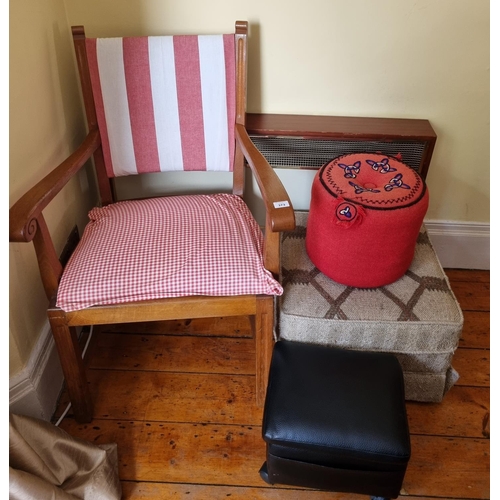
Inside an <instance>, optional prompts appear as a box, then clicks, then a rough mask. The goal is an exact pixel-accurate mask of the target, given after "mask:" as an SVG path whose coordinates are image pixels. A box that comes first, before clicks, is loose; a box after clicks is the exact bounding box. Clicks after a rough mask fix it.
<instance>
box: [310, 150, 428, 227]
mask: <svg viewBox="0 0 500 500" xmlns="http://www.w3.org/2000/svg"><path fill="white" fill-rule="evenodd" d="M318 176H319V180H320V182H321V184H322V185H323V187H324V188H325V189H326V190H327V191H328V192H329V193H330V194H331V195H332V196H334V197H337V198H343V199H344V200H345V201H346V202H352V203H356V204H357V205H361V206H362V207H364V208H365V209H375V210H390V209H396V208H403V207H407V206H410V205H412V204H414V203H417V202H418V201H419V200H420V199H421V198H422V196H423V195H424V193H425V183H424V181H423V180H422V178H421V177H420V175H419V174H418V173H417V172H416V171H415V170H414V169H412V168H411V167H409V166H408V165H406V164H404V163H403V162H402V161H400V160H398V159H397V158H394V157H392V156H387V155H382V154H378V153H354V154H348V155H343V156H339V157H338V158H335V159H333V160H332V161H330V162H328V163H327V164H326V165H324V166H323V167H322V168H321V170H320V171H319V172H318ZM342 210H344V212H342ZM350 210H352V205H346V207H342V206H341V205H339V209H338V211H339V213H338V214H337V215H338V216H339V217H340V218H341V219H342V218H345V219H346V220H349V219H352V213H349V211H350Z"/></svg>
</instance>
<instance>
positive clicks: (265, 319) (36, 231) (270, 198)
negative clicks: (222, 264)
mask: <svg viewBox="0 0 500 500" xmlns="http://www.w3.org/2000/svg"><path fill="white" fill-rule="evenodd" d="M72 30H73V40H74V46H75V51H76V58H77V63H78V69H79V72H80V78H81V84H82V92H83V98H84V103H85V110H86V115H87V123H88V129H89V132H88V135H87V137H86V138H85V140H84V141H83V142H82V144H81V145H80V146H79V147H78V148H77V149H76V151H75V152H74V153H73V154H72V155H71V156H69V157H68V158H67V159H66V160H65V161H63V162H62V163H61V164H60V165H59V166H57V167H56V168H55V169H54V170H53V171H52V172H50V173H49V174H48V175H47V176H46V177H45V178H43V179H42V180H41V181H40V182H39V183H37V184H36V185H35V186H34V187H33V188H31V189H30V190H29V191H28V192H27V193H26V194H25V195H24V196H22V197H21V198H20V199H19V201H18V202H17V203H15V204H14V205H13V207H12V208H11V209H10V214H9V215H10V233H9V239H10V241H12V242H29V241H33V244H34V247H35V252H36V256H37V259H38V265H39V269H40V274H41V278H42V282H43V286H44V289H45V293H46V295H47V298H48V299H49V308H48V317H49V321H50V325H51V328H52V333H53V336H54V339H55V343H56V346H57V350H58V353H59V358H60V361H61V365H62V369H63V373H64V376H65V380H66V384H67V390H68V393H69V397H70V400H71V403H72V406H73V412H74V415H75V418H76V419H77V420H78V421H79V422H89V421H91V420H92V418H93V405H92V400H91V395H90V390H89V386H88V383H87V379H86V375H85V368H84V364H83V360H82V356H81V350H80V346H79V344H78V339H77V335H76V329H75V327H77V326H84V325H102V324H113V323H127V322H130V323H133V322H142V321H162V320H171V319H188V318H203V317H219V316H239V315H249V316H251V317H252V318H253V321H252V324H253V328H254V337H255V342H256V401H257V404H258V405H260V406H262V405H263V402H264V398H265V393H266V386H267V379H268V370H269V363H270V358H271V352H272V347H273V328H274V297H273V296H264V295H244V296H231V297H207V296H190V297H181V298H169V299H163V300H150V301H142V302H134V303H126V304H120V305H106V306H94V307H89V308H87V309H83V310H79V311H74V312H65V311H63V310H62V309H60V308H58V307H56V305H55V303H56V296H57V290H58V284H59V280H60V278H61V275H62V272H63V266H62V265H61V263H60V262H59V258H58V256H57V253H56V250H55V247H54V244H53V242H52V240H51V237H50V234H49V231H48V228H47V225H46V222H45V220H44V217H43V210H44V209H45V207H46V206H47V205H48V204H49V203H50V202H51V201H52V199H53V198H54V197H55V196H56V195H57V193H59V191H60V190H61V189H62V188H63V187H64V186H65V185H66V183H67V182H68V181H69V180H70V179H71V178H72V177H73V176H74V175H75V174H76V173H77V172H78V171H79V170H80V169H81V168H82V167H83V166H84V165H85V163H86V162H87V161H88V160H89V159H90V158H91V157H92V156H93V158H94V165H95V167H96V171H97V179H98V186H99V190H100V195H101V203H102V205H107V204H109V203H113V202H114V201H115V196H114V189H113V185H112V181H111V180H110V179H109V178H108V177H107V175H106V172H105V167H104V159H103V153H102V147H101V138H100V133H99V128H98V124H97V118H96V111H95V106H94V98H93V95H92V90H91V86H90V75H89V70H88V62H87V53H86V46H85V33H84V29H83V27H81V26H77V27H73V28H72ZM247 31H248V25H247V22H245V21H237V22H236V27H235V32H236V35H235V36H236V71H237V73H236V85H237V94H236V95H237V99H236V125H235V127H236V130H235V136H236V153H235V165H234V177H233V193H234V194H236V195H239V196H243V192H244V179H245V163H244V159H246V161H247V163H248V165H249V166H250V168H251V170H252V172H253V174H254V176H255V178H256V180H257V184H258V186H259V188H260V191H261V194H262V198H263V202H264V205H265V208H266V221H265V235H264V265H265V267H266V268H267V269H268V270H269V271H271V272H272V273H273V274H274V275H275V276H277V275H278V273H279V261H280V232H281V231H289V230H293V229H294V227H295V217H294V213H293V208H292V204H291V202H290V199H289V197H288V195H287V193H286V191H285V189H284V187H283V185H282V184H281V181H280V180H279V178H278V177H277V175H276V173H275V172H274V170H273V169H272V168H271V167H270V166H269V164H268V162H267V160H266V159H265V158H264V157H263V156H262V155H261V153H260V152H259V151H258V149H257V148H256V147H255V146H254V144H253V143H252V141H251V140H250V138H249V136H248V133H247V131H246V129H245V108H246V73H247ZM276 202H287V203H285V204H283V203H281V204H280V205H278V206H279V207H281V206H283V205H288V206H286V207H283V208H277V206H275V203H276Z"/></svg>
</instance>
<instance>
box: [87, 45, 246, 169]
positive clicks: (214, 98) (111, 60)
mask: <svg viewBox="0 0 500 500" xmlns="http://www.w3.org/2000/svg"><path fill="white" fill-rule="evenodd" d="M117 42H118V43H117ZM162 42H165V45H163V46H162V47H161V49H160V47H159V44H161V43H162ZM215 42H219V43H215ZM170 43H171V46H172V50H171V51H170V50H169V48H168V47H170ZM86 48H87V57H88V62H89V70H90V78H91V84H92V90H93V96H94V101H95V105H96V114H97V121H98V124H99V130H100V133H101V138H102V146H103V154H104V161H105V165H106V172H107V175H108V176H109V177H116V176H122V175H131V174H136V173H147V172H159V171H170V170H210V171H232V170H233V162H234V153H235V136H234V124H235V117H236V95H235V91H236V75H235V72H236V60H235V39H234V35H205V36H196V35H176V36H171V37H126V38H111V39H105V38H104V39H102V38H101V39H91V38H88V39H86ZM152 50H153V52H152ZM158 51H159V52H158ZM170 77H172V78H170ZM154 82H156V85H153V83H154ZM159 86H160V87H159ZM166 95H168V96H171V97H172V101H171V100H170V98H166V97H165V96H166ZM167 139H168V140H167ZM171 141H172V142H171ZM167 143H168V144H167ZM165 144H167V145H165ZM161 145H163V147H164V148H165V149H166V150H167V151H171V153H168V152H166V153H165V151H163V154H162V153H160V151H159V149H160V150H161V149H162V147H161Z"/></svg>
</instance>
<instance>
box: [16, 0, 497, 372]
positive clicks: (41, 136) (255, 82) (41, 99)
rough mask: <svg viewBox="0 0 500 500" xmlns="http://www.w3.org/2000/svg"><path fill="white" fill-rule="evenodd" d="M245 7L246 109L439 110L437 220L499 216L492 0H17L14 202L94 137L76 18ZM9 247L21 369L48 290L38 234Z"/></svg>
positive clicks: (175, 28) (77, 204) (214, 24)
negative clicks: (495, 209)
mask: <svg viewBox="0 0 500 500" xmlns="http://www.w3.org/2000/svg"><path fill="white" fill-rule="evenodd" d="M236 19H246V20H248V21H249V22H250V27H251V32H250V60H249V74H250V78H249V94H248V98H249V106H248V108H249V111H254V112H267V113H290V114H293V113H304V114H318V115H330V114H331V115H350V116H383V117H402V118H426V119H429V120H430V122H431V124H432V125H433V127H434V129H435V130H436V133H437V135H438V141H437V146H436V150H435V154H434V159H433V161H432V164H431V169H430V174H429V177H428V183H429V189H430V193H431V205H430V208H429V212H428V218H430V219H440V220H454V221H478V222H488V221H489V2H488V1H487V0H439V1H437V0H377V1H374V0H308V1H307V2H304V1H302V0H300V1H299V0H287V1H284V0H282V1H277V0H274V1H270V0H265V1H264V0H252V1H249V0H210V1H207V0H183V1H182V2H181V1H179V0H127V1H126V2H124V1H123V0H45V1H44V2H39V1H36V0H31V1H30V0H16V1H15V2H11V3H10V203H11V204H12V203H14V202H15V201H16V200H17V199H18V197H19V196H20V195H21V194H22V193H23V192H24V191H25V190H26V189H28V188H29V187H31V186H32V185H33V183H34V182H36V181H37V180H39V179H41V178H42V177H43V176H44V175H45V174H46V173H47V172H48V171H49V169H50V168H52V167H53V166H54V165H56V164H57V163H58V162H59V161H61V160H62V159H63V158H64V157H65V156H66V154H67V153H68V152H69V151H70V150H71V149H72V148H73V147H74V146H75V145H76V144H77V143H78V142H79V141H80V140H81V139H82V137H83V135H84V120H83V113H82V108H81V103H80V97H79V94H78V93H77V91H75V84H76V81H77V79H76V71H75V67H74V60H73V52H72V51H73V49H72V44H71V40H70V33H69V27H70V26H71V25H72V24H83V25H85V27H86V31H87V34H88V35H89V36H123V35H145V34H166V33H169V34H175V33H186V32H193V33H195V32H196V33H217V32H224V31H229V30H231V29H232V27H233V24H234V21H235V20H236ZM88 183H89V180H88V179H87V177H86V175H85V174H82V175H81V176H79V177H78V179H76V180H75V182H74V183H73V184H72V185H70V186H68V188H66V189H65V191H64V192H63V193H62V194H61V195H60V196H59V197H58V199H57V200H56V202H55V203H54V204H52V205H51V207H50V210H49V211H48V212H47V220H48V223H49V227H51V228H52V229H53V230H54V231H55V234H56V240H57V245H58V249H60V248H62V245H63V244H64V240H65V238H66V236H67V234H68V232H69V230H70V229H71V227H72V226H73V225H74V223H75V221H78V222H79V225H80V228H82V227H83V226H82V224H83V221H84V219H85V216H86V212H87V209H88V207H89V206H90V205H89V203H91V202H90V201H89V200H92V199H93V194H90V195H89V192H88V189H89V187H88V185H89V184H88ZM90 185H92V182H90ZM92 193H93V192H92ZM64 207H69V208H64ZM10 250H11V252H10V334H11V335H10V364H11V375H12V374H13V373H16V372H17V371H19V370H20V369H21V368H22V366H23V365H24V364H25V363H26V362H27V360H28V359H29V355H30V353H31V349H32V348H33V345H34V343H35V341H36V339H37V337H38V335H39V333H40V331H41V330H42V329H43V327H44V325H45V324H46V317H45V308H46V304H47V301H46V298H45V296H44V293H43V290H42V287H41V283H40V279H39V277H38V270H37V266H36V260H35V258H34V252H33V249H32V246H31V245H27V244H11V245H10Z"/></svg>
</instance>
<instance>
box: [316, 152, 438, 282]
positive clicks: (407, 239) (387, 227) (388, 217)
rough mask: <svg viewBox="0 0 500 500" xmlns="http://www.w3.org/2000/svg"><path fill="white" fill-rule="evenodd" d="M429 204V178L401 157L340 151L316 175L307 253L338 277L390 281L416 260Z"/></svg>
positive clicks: (318, 266)
mask: <svg viewBox="0 0 500 500" xmlns="http://www.w3.org/2000/svg"><path fill="white" fill-rule="evenodd" d="M428 205H429V192H428V190H427V187H426V185H425V183H424V181H423V180H422V178H421V177H420V175H419V174H418V173H417V172H416V171H415V170H413V169H412V168H410V167H409V166H407V165H405V164H404V163H402V162H401V161H399V160H398V159H396V158H393V157H389V156H386V155H381V154H368V153H355V154H348V155H344V156H340V157H338V158H335V159H333V160H331V161H330V162H328V163H327V164H325V165H324V166H323V167H322V168H321V169H320V170H318V172H317V174H316V176H315V178H314V181H313V185H312V190H311V206H310V211H309V230H308V231H307V236H306V249H307V253H308V255H309V257H310V259H311V261H312V262H314V264H315V266H316V267H317V268H318V269H319V270H320V271H321V272H322V273H324V274H325V275H326V276H328V277H329V278H331V279H333V280H335V281H337V282H338V283H342V284H344V285H349V286H355V287H361V288H374V287H379V286H383V285H387V284H389V283H392V282H394V281H396V280H397V279H399V278H401V276H403V274H404V273H405V272H406V270H407V269H408V267H409V266H410V264H411V261H412V260H413V254H414V250H415V243H416V241H417V237H418V233H419V230H420V227H421V225H422V222H423V220H424V216H425V213H426V211H427V207H428Z"/></svg>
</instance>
